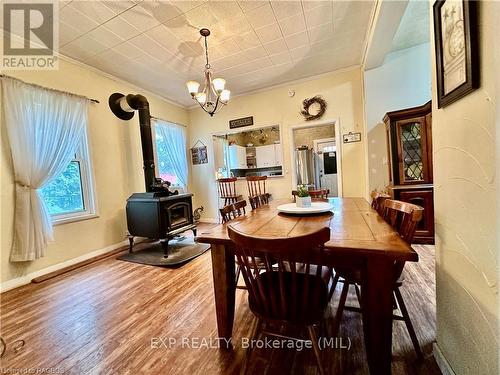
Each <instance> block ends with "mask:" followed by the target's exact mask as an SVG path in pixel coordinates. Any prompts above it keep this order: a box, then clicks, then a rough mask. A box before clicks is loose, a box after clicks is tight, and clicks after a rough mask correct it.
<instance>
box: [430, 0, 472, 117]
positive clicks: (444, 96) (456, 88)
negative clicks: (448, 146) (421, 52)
mask: <svg viewBox="0 0 500 375" xmlns="http://www.w3.org/2000/svg"><path fill="white" fill-rule="evenodd" d="M477 8H478V2H477V1H469V0H437V1H436V2H435V3H434V39H435V48H436V78H437V95H438V108H441V107H446V106H447V105H449V104H451V103H453V102H455V101H457V100H458V99H460V98H463V97H464V96H466V95H467V94H469V93H470V92H472V91H474V90H475V89H477V88H478V87H479V45H478V39H479V38H478V29H477V17H478V9H477Z"/></svg>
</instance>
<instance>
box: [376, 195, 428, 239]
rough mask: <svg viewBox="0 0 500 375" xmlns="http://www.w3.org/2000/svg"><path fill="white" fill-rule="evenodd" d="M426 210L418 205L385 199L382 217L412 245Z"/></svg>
mask: <svg viewBox="0 0 500 375" xmlns="http://www.w3.org/2000/svg"><path fill="white" fill-rule="evenodd" d="M423 212H424V209H423V208H422V207H420V206H417V205H416V204H412V203H408V202H401V201H396V200H393V199H385V201H384V208H383V213H382V217H383V218H384V219H385V221H387V222H388V223H389V224H390V225H391V226H392V227H393V228H394V229H395V230H396V231H397V232H398V233H399V235H400V236H401V238H403V239H404V240H405V241H406V242H407V243H409V244H411V243H412V241H413V236H414V235H415V230H416V229H417V224H418V222H419V221H420V220H422V216H423Z"/></svg>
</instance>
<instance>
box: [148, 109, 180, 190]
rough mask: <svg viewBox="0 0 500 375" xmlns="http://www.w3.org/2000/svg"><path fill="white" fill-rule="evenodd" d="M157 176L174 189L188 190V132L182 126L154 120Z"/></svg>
mask: <svg viewBox="0 0 500 375" xmlns="http://www.w3.org/2000/svg"><path fill="white" fill-rule="evenodd" d="M153 131H154V139H155V142H154V148H155V158H156V160H155V164H156V175H157V176H159V177H160V178H162V179H163V180H165V181H169V182H170V183H171V184H172V186H173V187H176V188H186V186H187V177H188V166H187V152H186V131H185V128H184V127H183V126H181V125H177V124H173V123H170V122H167V121H164V120H159V119H155V120H154V127H153Z"/></svg>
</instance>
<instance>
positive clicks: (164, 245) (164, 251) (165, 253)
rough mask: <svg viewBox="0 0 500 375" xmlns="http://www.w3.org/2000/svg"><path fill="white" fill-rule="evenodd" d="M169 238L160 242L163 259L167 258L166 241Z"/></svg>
mask: <svg viewBox="0 0 500 375" xmlns="http://www.w3.org/2000/svg"><path fill="white" fill-rule="evenodd" d="M169 240H170V238H165V239H163V240H160V243H161V248H162V249H163V257H164V258H168V241H169Z"/></svg>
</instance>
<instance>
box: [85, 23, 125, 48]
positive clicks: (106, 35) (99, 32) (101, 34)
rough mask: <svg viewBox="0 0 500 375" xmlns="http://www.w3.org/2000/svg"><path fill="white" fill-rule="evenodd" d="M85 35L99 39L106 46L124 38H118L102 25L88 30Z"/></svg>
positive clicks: (115, 43)
mask: <svg viewBox="0 0 500 375" xmlns="http://www.w3.org/2000/svg"><path fill="white" fill-rule="evenodd" d="M87 35H88V36H89V37H91V38H93V39H95V40H97V41H99V42H100V43H101V44H103V45H105V46H106V47H108V48H110V47H114V46H116V45H118V44H120V43H123V42H124V40H125V39H123V38H120V37H119V36H118V35H116V34H115V33H113V32H112V31H111V30H110V29H108V28H107V27H106V26H104V25H103V26H99V27H98V28H97V29H94V30H92V31H90V32H89V33H87Z"/></svg>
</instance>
